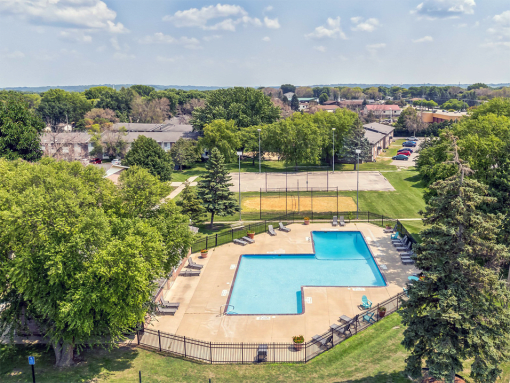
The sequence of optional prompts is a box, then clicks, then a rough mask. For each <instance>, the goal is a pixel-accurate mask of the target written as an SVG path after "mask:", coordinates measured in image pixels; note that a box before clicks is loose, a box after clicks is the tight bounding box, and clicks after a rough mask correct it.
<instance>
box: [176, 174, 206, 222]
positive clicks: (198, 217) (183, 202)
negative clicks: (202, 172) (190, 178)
mask: <svg viewBox="0 0 510 383" xmlns="http://www.w3.org/2000/svg"><path fill="white" fill-rule="evenodd" d="M177 205H178V206H179V207H180V208H181V212H182V214H184V215H186V216H188V217H189V219H190V220H191V222H192V223H194V224H197V223H200V222H202V221H203V219H204V213H205V208H204V207H203V206H202V201H201V200H200V199H199V198H198V197H197V192H196V190H195V189H194V188H192V187H191V186H190V185H189V183H188V182H186V186H185V187H184V189H183V191H182V192H181V199H180V200H179V201H178V202H177Z"/></svg>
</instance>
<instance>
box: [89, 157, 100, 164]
mask: <svg viewBox="0 0 510 383" xmlns="http://www.w3.org/2000/svg"><path fill="white" fill-rule="evenodd" d="M102 162H103V161H101V158H99V157H98V158H92V159H91V160H90V163H91V164H100V163H102Z"/></svg>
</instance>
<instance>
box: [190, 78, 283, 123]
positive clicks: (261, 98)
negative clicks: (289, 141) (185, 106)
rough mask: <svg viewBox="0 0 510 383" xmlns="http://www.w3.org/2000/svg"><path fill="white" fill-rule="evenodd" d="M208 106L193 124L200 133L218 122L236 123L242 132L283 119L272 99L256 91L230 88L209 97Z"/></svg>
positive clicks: (197, 113) (199, 111)
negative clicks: (218, 120) (250, 127)
mask: <svg viewBox="0 0 510 383" xmlns="http://www.w3.org/2000/svg"><path fill="white" fill-rule="evenodd" d="M206 102H207V103H206V105H205V107H203V108H196V109H195V110H194V111H193V118H192V119H191V121H190V123H191V124H192V125H193V128H194V129H195V130H198V131H201V130H203V129H204V127H205V126H206V125H207V124H210V123H211V122H212V121H214V120H217V119H224V120H227V121H228V120H233V121H234V122H235V125H236V126H238V127H241V128H244V127H248V126H252V125H260V124H271V123H273V122H275V121H276V120H278V118H279V117H280V109H279V108H278V107H276V106H275V105H273V103H272V102H271V98H270V97H268V96H265V95H264V93H262V92H261V91H260V90H256V89H253V88H241V87H235V88H228V89H218V90H214V91H211V92H209V93H208V94H207V100H206Z"/></svg>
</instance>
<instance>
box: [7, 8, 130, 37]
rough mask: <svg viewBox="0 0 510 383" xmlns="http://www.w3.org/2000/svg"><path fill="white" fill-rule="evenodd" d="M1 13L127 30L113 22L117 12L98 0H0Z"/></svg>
mask: <svg viewBox="0 0 510 383" xmlns="http://www.w3.org/2000/svg"><path fill="white" fill-rule="evenodd" d="M0 13H5V14H11V15H16V16H18V17H21V18H22V19H26V20H28V21H31V22H33V23H35V24H41V23H42V24H48V25H54V26H61V27H73V28H85V29H90V30H104V31H108V32H112V33H123V32H127V31H128V30H127V29H126V28H125V27H124V25H122V23H120V22H117V23H115V19H116V17H117V13H116V12H115V11H113V10H112V9H110V8H108V6H107V5H106V4H105V3H104V2H103V1H101V0H31V1H26V0H1V1H0Z"/></svg>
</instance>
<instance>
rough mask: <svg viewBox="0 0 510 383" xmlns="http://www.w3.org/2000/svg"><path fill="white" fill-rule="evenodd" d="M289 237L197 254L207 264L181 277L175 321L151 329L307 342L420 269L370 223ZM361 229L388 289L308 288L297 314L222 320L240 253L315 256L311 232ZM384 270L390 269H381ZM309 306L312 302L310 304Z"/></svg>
mask: <svg viewBox="0 0 510 383" xmlns="http://www.w3.org/2000/svg"><path fill="white" fill-rule="evenodd" d="M289 228H291V229H292V231H291V232H290V233H284V232H281V231H278V230H277V236H276V237H271V236H270V235H269V234H258V235H256V236H255V243H254V244H251V245H247V246H239V245H235V244H233V243H229V244H225V245H222V246H219V247H217V248H214V249H210V250H209V256H208V258H206V259H201V258H199V254H198V253H197V254H193V255H192V257H193V260H194V261H195V262H197V263H199V264H203V265H204V268H203V269H202V273H201V275H200V276H199V277H178V278H177V279H176V281H175V283H174V284H173V286H172V288H171V289H170V290H169V291H168V292H167V293H166V295H165V299H166V300H167V301H170V302H180V307H179V310H178V311H177V313H176V314H175V315H174V316H158V317H156V319H155V320H153V321H152V323H151V324H150V325H149V326H148V328H152V329H155V330H160V331H163V332H167V333H173V334H177V335H182V336H187V337H191V338H195V339H199V340H203V341H211V342H263V341H265V342H290V341H291V340H292V336H294V335H304V336H305V339H306V340H309V339H310V338H311V337H312V336H314V335H317V334H322V333H323V332H325V331H326V330H328V329H329V326H330V325H331V324H334V323H336V324H340V322H339V317H340V316H341V315H347V316H349V317H351V318H352V317H354V316H356V315H357V314H360V313H361V312H362V310H360V308H359V307H358V305H359V304H360V302H361V297H362V296H363V295H366V296H367V297H368V299H370V300H371V301H372V302H373V304H374V306H375V305H377V303H380V302H383V301H385V300H387V299H389V298H391V297H393V296H395V295H396V294H398V293H401V292H402V288H403V287H404V286H405V285H406V283H407V281H408V279H407V277H408V276H410V275H412V274H413V273H416V272H417V271H418V270H417V269H416V268H415V267H414V266H406V265H403V264H402V263H401V261H400V256H399V254H398V252H397V251H396V250H395V249H394V247H393V245H392V243H391V239H390V235H389V234H384V233H383V229H382V228H380V227H378V226H375V225H372V224H368V223H349V224H346V226H344V227H336V228H334V227H332V226H331V224H330V223H326V222H324V223H314V224H311V225H308V226H305V225H303V224H292V225H289ZM321 230H335V231H342V230H346V231H353V230H359V231H361V232H362V233H363V235H364V236H365V239H366V241H367V245H368V246H369V248H370V250H371V252H372V254H373V255H374V258H375V260H376V262H377V264H378V265H379V268H380V270H381V272H382V274H383V275H384V277H385V278H386V281H387V286H385V287H368V288H348V287H304V297H305V307H304V311H305V312H304V313H303V314H297V315H267V316H264V315H220V306H222V305H225V304H226V303H227V300H228V295H229V293H230V289H231V287H232V281H233V279H234V275H235V272H236V268H237V264H238V261H239V257H240V256H241V255H242V254H266V253H277V254H278V253H279V254H284V253H285V254H311V253H313V249H312V243H311V242H310V240H309V237H310V232H311V231H321ZM381 265H385V267H386V268H384V266H383V267H381ZM309 302H311V303H309Z"/></svg>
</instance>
